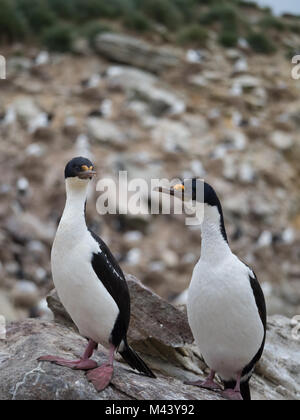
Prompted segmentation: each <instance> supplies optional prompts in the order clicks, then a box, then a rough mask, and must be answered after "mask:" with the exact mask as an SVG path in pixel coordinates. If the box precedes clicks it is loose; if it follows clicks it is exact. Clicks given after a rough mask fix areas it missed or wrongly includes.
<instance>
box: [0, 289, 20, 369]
mask: <svg viewBox="0 0 300 420" xmlns="http://www.w3.org/2000/svg"><path fill="white" fill-rule="evenodd" d="M0 316H2V317H4V318H5V320H6V322H12V321H17V319H18V314H17V312H16V310H15V308H14V305H13V303H12V301H11V300H10V299H9V297H8V295H7V293H5V292H3V290H1V289H0ZM0 348H1V338H0ZM0 364H1V363H0Z"/></svg>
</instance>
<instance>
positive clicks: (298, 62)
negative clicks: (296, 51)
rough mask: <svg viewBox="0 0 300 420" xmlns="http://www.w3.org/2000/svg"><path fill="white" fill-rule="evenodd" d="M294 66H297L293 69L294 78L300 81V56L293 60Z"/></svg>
mask: <svg viewBox="0 0 300 420" xmlns="http://www.w3.org/2000/svg"><path fill="white" fill-rule="evenodd" d="M292 64H294V65H295V66H294V67H293V69H292V78H293V79H294V80H299V79H300V55H295V56H294V57H293V58H292Z"/></svg>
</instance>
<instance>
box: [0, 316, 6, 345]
mask: <svg viewBox="0 0 300 420" xmlns="http://www.w3.org/2000/svg"><path fill="white" fill-rule="evenodd" d="M5 339H6V320H5V317H4V316H3V315H0V340H5Z"/></svg>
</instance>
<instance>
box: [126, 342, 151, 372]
mask: <svg viewBox="0 0 300 420" xmlns="http://www.w3.org/2000/svg"><path fill="white" fill-rule="evenodd" d="M123 341H124V348H123V349H122V351H120V352H119V353H120V355H121V356H122V357H123V359H124V360H125V362H127V363H128V364H129V366H130V367H131V368H132V369H136V370H138V371H139V372H141V373H144V374H145V375H146V376H149V377H150V378H156V376H155V375H154V373H153V372H152V371H151V370H150V369H149V368H148V366H147V365H146V363H145V362H144V361H143V360H142V359H141V358H140V356H139V355H138V354H137V353H136V352H135V351H134V350H133V349H132V348H131V347H130V346H129V345H128V343H127V341H126V340H123Z"/></svg>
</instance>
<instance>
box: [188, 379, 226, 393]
mask: <svg viewBox="0 0 300 420" xmlns="http://www.w3.org/2000/svg"><path fill="white" fill-rule="evenodd" d="M185 384H186V385H193V386H198V387H199V388H204V389H209V390H211V391H220V390H222V387H221V386H220V385H219V384H217V383H216V382H214V381H213V380H211V379H207V380H206V381H195V382H185Z"/></svg>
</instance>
